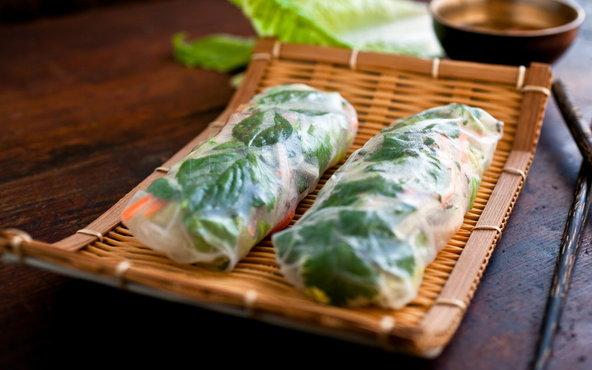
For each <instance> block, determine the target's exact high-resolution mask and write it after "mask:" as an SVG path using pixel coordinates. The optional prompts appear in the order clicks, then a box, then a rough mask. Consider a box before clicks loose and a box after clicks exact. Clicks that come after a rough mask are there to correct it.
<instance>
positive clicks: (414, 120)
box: [273, 104, 503, 308]
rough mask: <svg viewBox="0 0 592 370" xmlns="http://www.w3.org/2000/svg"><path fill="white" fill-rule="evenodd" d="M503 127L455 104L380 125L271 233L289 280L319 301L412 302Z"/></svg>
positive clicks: (349, 303) (470, 203) (460, 217)
mask: <svg viewBox="0 0 592 370" xmlns="http://www.w3.org/2000/svg"><path fill="white" fill-rule="evenodd" d="M502 127H503V124H502V123H501V122H499V121H497V120H496V119H495V118H493V117H492V116H491V115H489V114H488V113H487V112H485V111H483V110H481V109H479V108H473V107H469V106H466V105H459V104H451V105H447V106H442V107H437V108H433V109H429V110H426V111H424V112H421V113H419V114H417V115H414V116H411V117H408V118H404V119H401V120H399V121H397V122H395V123H394V124H393V125H392V126H391V127H389V128H387V129H384V130H382V131H381V132H380V133H379V134H378V135H377V136H375V137H373V138H372V139H371V140H369V141H368V142H367V143H366V145H364V147H362V148H361V149H359V150H358V151H356V152H355V153H354V154H352V156H351V157H350V158H349V159H348V160H347V162H346V163H345V164H344V165H343V166H342V167H341V168H340V169H339V170H338V171H337V172H335V174H334V175H333V176H332V177H331V178H330V179H329V181H328V182H327V184H326V185H325V186H324V188H323V189H322V190H321V192H320V193H319V195H318V197H317V199H316V201H315V203H314V204H313V206H312V207H311V208H310V209H309V210H308V211H307V212H306V213H305V215H304V216H303V217H302V218H301V219H300V220H298V222H297V223H296V224H295V225H294V226H293V227H291V228H290V229H287V230H284V231H282V232H280V233H277V234H274V235H273V243H274V246H275V248H276V251H277V253H278V261H279V263H280V264H281V270H282V272H283V274H284V275H285V277H286V279H288V281H290V282H291V283H292V284H294V285H295V286H296V287H298V288H299V289H301V290H303V291H304V292H305V293H306V294H307V295H308V296H310V297H311V298H313V299H315V300H317V301H319V302H323V303H330V304H335V305H347V306H360V305H366V304H371V303H372V304H376V305H379V306H382V307H386V308H399V307H402V306H404V305H405V304H407V303H408V302H409V301H411V300H412V299H413V298H414V297H415V296H416V295H417V290H418V288H419V285H420V282H421V279H422V275H423V272H424V269H425V267H426V266H427V265H428V264H429V263H430V262H431V261H432V260H433V259H434V258H435V256H436V253H437V252H438V250H440V249H441V248H442V247H443V246H444V245H445V244H446V243H447V242H448V240H449V239H450V238H451V237H452V236H453V235H454V233H455V232H456V231H457V230H458V229H459V227H460V226H461V225H462V222H463V218H464V215H465V213H466V212H467V211H468V210H469V209H470V208H472V206H473V202H474V200H475V197H476V194H477V189H478V188H479V184H480V182H481V177H482V175H483V172H484V171H485V170H486V169H487V167H488V166H489V164H490V163H491V160H492V157H493V153H494V151H495V147H496V145H497V142H498V140H499V139H500V137H501V135H502Z"/></svg>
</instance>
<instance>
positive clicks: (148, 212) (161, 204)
mask: <svg viewBox="0 0 592 370" xmlns="http://www.w3.org/2000/svg"><path fill="white" fill-rule="evenodd" d="M166 203H167V202H165V201H164V200H160V199H156V198H154V202H152V204H151V205H150V208H148V209H147V210H146V212H144V217H150V216H152V215H153V214H154V213H156V211H158V210H159V209H161V208H162V207H164V205H165V204H166Z"/></svg>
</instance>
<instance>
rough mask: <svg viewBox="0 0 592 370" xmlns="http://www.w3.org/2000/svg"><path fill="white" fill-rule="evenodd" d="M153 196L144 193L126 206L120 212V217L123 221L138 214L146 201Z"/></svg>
mask: <svg viewBox="0 0 592 370" xmlns="http://www.w3.org/2000/svg"><path fill="white" fill-rule="evenodd" d="M153 198H154V197H153V196H152V195H146V196H144V197H142V198H140V199H138V200H136V201H135V202H134V204H132V205H130V206H129V207H127V208H126V209H125V210H124V211H123V212H122V213H121V217H122V218H123V220H124V221H129V220H131V219H132V218H133V217H134V216H135V215H137V214H138V212H139V211H140V209H141V208H142V207H143V206H144V205H145V204H146V203H147V202H149V201H150V200H151V199H153Z"/></svg>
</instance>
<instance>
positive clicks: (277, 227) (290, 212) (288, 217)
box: [271, 205, 296, 234]
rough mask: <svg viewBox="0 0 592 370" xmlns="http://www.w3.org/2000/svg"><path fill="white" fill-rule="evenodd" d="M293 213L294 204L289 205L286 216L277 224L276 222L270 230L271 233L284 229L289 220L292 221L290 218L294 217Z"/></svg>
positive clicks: (294, 213)
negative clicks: (292, 205)
mask: <svg viewBox="0 0 592 370" xmlns="http://www.w3.org/2000/svg"><path fill="white" fill-rule="evenodd" d="M295 215H296V205H294V207H290V210H289V211H288V214H287V215H286V218H284V219H283V220H282V221H281V222H280V223H279V224H277V225H276V226H275V227H274V228H273V230H271V233H272V234H273V233H275V232H278V231H280V230H282V229H285V228H286V227H287V226H288V225H289V224H290V221H292V219H293V218H294V216H295Z"/></svg>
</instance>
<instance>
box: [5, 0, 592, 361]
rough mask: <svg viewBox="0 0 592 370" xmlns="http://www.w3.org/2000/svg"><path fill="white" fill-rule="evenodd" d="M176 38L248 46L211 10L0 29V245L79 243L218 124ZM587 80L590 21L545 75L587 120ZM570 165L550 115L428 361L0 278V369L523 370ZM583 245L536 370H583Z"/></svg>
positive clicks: (170, 8) (77, 285)
mask: <svg viewBox="0 0 592 370" xmlns="http://www.w3.org/2000/svg"><path fill="white" fill-rule="evenodd" d="M582 4H583V5H584V6H585V7H587V11H588V12H589V13H590V11H592V5H590V3H589V2H588V3H585V2H583V1H582ZM590 14H592V13H590ZM180 30H185V31H188V32H189V33H190V34H191V35H192V36H202V35H206V34H209V33H213V32H227V33H234V34H242V35H250V34H253V31H252V29H251V27H250V25H249V23H248V22H247V21H246V20H245V18H244V17H243V16H242V15H241V14H240V12H239V11H238V10H237V9H235V8H234V7H233V6H232V5H229V4H228V3H227V2H226V1H220V0H209V1H181V0H179V1H167V2H151V3H129V4H127V5H120V6H114V7H108V8H102V9H98V10H90V11H85V12H82V13H77V14H71V15H68V16H62V17H58V18H47V19H40V20H35V21H30V22H26V23H19V24H11V25H1V26H0V228H4V227H17V228H20V229H23V230H26V231H28V232H29V233H30V234H31V235H32V236H33V237H34V238H36V239H39V240H43V241H48V242H54V241H57V240H59V239H61V238H63V237H65V236H67V235H69V234H71V233H73V232H74V231H76V230H78V229H80V228H83V227H84V226H86V225H87V224H88V223H89V222H91V221H92V220H93V219H94V218H96V217H97V216H98V215H100V214H101V213H103V212H104V211H105V210H107V208H108V207H109V206H110V205H112V204H113V203H114V202H115V201H116V200H117V199H119V198H120V197H121V196H123V195H124V194H125V193H126V192H127V191H128V190H129V189H131V188H132V187H133V186H134V185H135V184H136V183H138V182H139V181H140V180H141V179H143V178H144V177H146V176H147V175H148V174H149V173H150V172H151V171H152V170H153V169H154V168H155V167H157V166H159V165H160V164H161V163H162V162H163V161H164V160H165V159H167V158H168V157H169V156H170V155H172V154H173V153H174V152H175V151H176V150H177V149H178V148H180V147H181V146H182V145H183V144H185V143H186V142H188V141H189V140H190V139H191V138H193V137H194V136H196V135H197V134H198V133H199V132H200V131H201V130H202V129H203V128H204V127H205V126H206V124H208V123H209V122H210V121H211V120H213V119H214V118H215V117H216V116H217V115H218V114H219V113H220V112H221V110H222V109H223V108H224V106H225V105H226V104H227V102H228V100H229V99H230V97H231V95H232V92H233V90H232V89H231V88H230V86H229V83H228V76H226V75H222V74H219V73H215V72H209V71H203V70H191V69H187V68H184V67H182V66H180V65H178V64H177V63H175V62H174V61H173V60H172V58H171V46H170V37H171V35H172V34H173V33H175V32H177V31H180ZM591 65H592V21H591V20H587V21H586V23H585V26H584V28H583V29H582V31H581V33H580V35H579V37H578V39H577V41H576V43H575V44H574V45H573V47H572V48H571V49H570V50H569V52H568V53H567V54H566V55H565V56H564V58H563V59H561V60H560V61H559V62H558V63H557V64H556V65H555V66H554V71H555V75H556V76H559V77H561V78H562V79H563V80H564V81H565V82H566V84H567V85H568V87H569V88H570V91H571V92H572V95H573V96H574V97H575V99H576V100H577V102H578V104H579V105H580V106H581V107H582V112H583V115H584V117H586V118H587V119H589V118H590V116H591V113H592V94H590V91H592V68H591V67H590V66H591ZM580 162H581V156H580V155H579V154H578V151H577V148H576V146H575V144H574V143H573V142H572V140H571V139H570V136H569V133H568V131H567V129H566V127H565V125H564V124H563V122H562V121H561V119H560V116H559V115H558V112H557V110H556V107H555V104H554V102H552V101H550V103H549V106H548V109H547V113H546V117H545V123H544V126H543V131H542V136H541V140H540V143H539V147H538V151H537V154H536V156H535V159H534V163H533V166H532V169H531V171H530V174H529V177H528V181H527V182H526V186H525V188H524V190H523V191H522V194H521V195H520V198H519V200H518V202H517V204H516V208H515V209H514V212H513V214H512V216H511V218H510V222H509V224H508V226H507V227H506V229H505V231H504V233H503V237H502V239H501V241H500V242H499V244H498V246H497V248H496V250H495V253H494V254H493V257H492V259H491V262H490V264H489V267H488V268H487V270H486V272H485V275H484V277H483V280H482V282H481V284H480V286H479V289H478V290H477V293H476V295H475V298H474V300H473V302H472V304H471V306H470V308H469V310H468V312H467V315H466V317H465V319H464V321H463V322H462V324H461V326H460V328H459V330H458V332H457V334H456V335H455V337H454V338H453V340H452V342H451V343H450V345H449V346H448V347H447V348H446V349H445V351H444V352H443V354H442V355H441V356H440V357H439V358H438V359H435V360H431V361H427V360H420V359H415V358H412V357H406V356H402V355H396V354H390V353H385V352H382V351H381V350H377V349H374V348H366V347H362V346H358V345H353V344H349V343H346V342H341V341H338V340H333V339H327V338H324V337H319V336H315V335H311V334H305V333H300V332H296V331H292V330H288V329H284V328H280V327H275V326H272V325H268V324H263V323H260V322H256V321H250V320H246V319H240V318H235V317H230V316H227V315H223V314H218V313H213V312H210V311H207V310H203V309H199V308H195V307H191V306H185V305H182V304H175V303H170V302H166V301H160V300H157V299H153V298H148V297H144V296H140V295H135V294H132V293H128V292H124V291H120V290H117V289H113V288H109V287H105V286H101V285H98V284H94V283H90V282H86V281H82V280H76V279H70V278H66V277H63V276H59V275H56V274H53V273H50V272H46V271H43V270H40V269H35V268H31V267H25V266H19V265H8V264H3V263H0V282H1V284H0V368H2V369H11V368H31V367H34V368H45V367H51V368H54V367H56V366H65V365H72V366H75V365H77V364H91V365H97V366H104V365H107V366H113V365H117V364H123V363H126V362H129V363H130V364H134V365H143V364H152V363H154V361H159V360H160V361H163V360H164V361H168V362H169V364H176V363H179V364H181V363H192V364H194V366H200V365H201V364H203V361H206V360H208V359H213V360H214V361H215V362H216V363H217V364H218V363H219V364H225V365H226V364H230V365H232V364H237V365H238V364H245V363H253V364H257V365H258V366H260V365H261V364H266V365H267V363H270V362H271V361H273V363H275V364H277V365H280V366H281V365H284V364H285V363H286V362H288V363H294V364H302V365H309V364H313V363H315V364H317V363H319V362H320V363H326V364H331V365H333V364H337V365H340V364H348V363H351V362H352V361H356V360H358V359H359V360H362V361H366V363H367V364H376V365H380V366H388V367H393V366H394V367H397V368H398V367H399V366H400V367H403V368H407V367H413V368H426V369H427V368H430V369H431V368H436V369H463V368H466V369H502V368H503V369H525V368H527V367H528V364H529V361H530V360H531V358H532V354H533V351H534V346H535V343H536V339H537V334H538V330H539V326H540V324H541V317H542V314H543V309H544V304H545V300H546V297H547V294H548V289H549V286H550V282H551V276H552V274H553V269H554V266H555V260H556V256H557V253H558V246H559V243H560V239H561V234H562V231H563V225H564V221H565V217H566V215H567V210H568V207H569V204H570V202H571V199H572V189H573V188H574V185H575V181H576V176H577V171H578V168H579V165H580ZM591 235H592V233H590V227H589V226H588V227H587V228H586V231H585V235H584V237H583V245H582V247H581V249H580V253H579V255H578V259H577V263H576V267H575V272H574V276H573V283H572V287H571V290H570V293H569V301H568V303H567V305H566V308H565V310H564V313H563V317H562V319H561V327H560V330H559V331H558V334H557V336H556V340H555V352H554V355H553V358H552V360H551V362H550V366H549V369H578V368H579V369H590V368H592V353H591V350H592V307H591V305H590V304H589V302H591V301H592V285H591V284H589V276H590V275H589V272H588V271H590V269H591V268H592V256H591V254H592V247H591V245H590V242H591ZM120 355H124V357H123V360H122V359H121V357H120ZM277 361H281V362H277Z"/></svg>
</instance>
